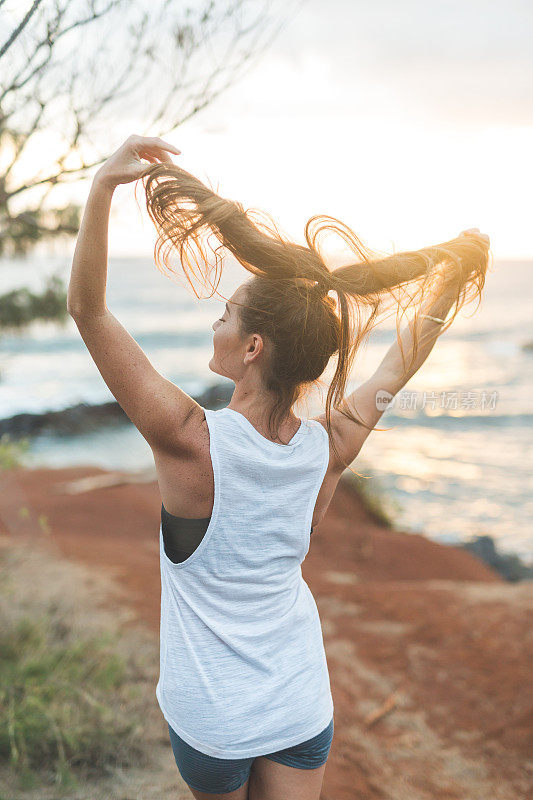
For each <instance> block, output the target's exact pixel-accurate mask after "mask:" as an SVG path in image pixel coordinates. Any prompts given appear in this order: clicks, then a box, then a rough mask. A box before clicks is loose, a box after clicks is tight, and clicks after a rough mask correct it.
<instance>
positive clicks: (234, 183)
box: [67, 0, 533, 259]
mask: <svg viewBox="0 0 533 800" xmlns="http://www.w3.org/2000/svg"><path fill="white" fill-rule="evenodd" d="M532 35H533V4H531V3H530V2H529V0H523V1H522V2H521V1H520V0H448V2H446V3H441V2H427V0H401V2H398V0H380V2H376V0H328V2H327V3H324V2H323V0H304V2H302V3H301V5H300V6H299V7H298V8H297V10H296V11H295V13H294V15H293V16H292V18H291V19H289V20H288V22H287V24H286V25H285V28H284V29H283V30H282V31H281V33H280V34H279V35H278V38H277V39H276V41H275V42H274V43H273V44H272V45H271V46H270V48H269V50H268V51H267V52H266V53H264V54H263V56H262V59H261V61H260V62H258V63H257V64H255V65H254V66H253V67H252V68H251V69H249V71H248V72H247V74H246V75H245V76H244V77H243V78H241V79H240V81H239V83H238V84H236V85H235V86H233V87H232V88H231V89H229V90H227V91H226V92H225V93H224V94H223V95H221V96H220V97H219V98H218V99H217V100H216V101H215V103H214V104H213V105H212V106H211V107H209V108H206V109H204V110H203V111H201V112H200V113H199V114H198V115H197V116H196V117H194V118H193V119H191V120H190V121H189V122H187V123H186V124H184V125H183V126H182V127H181V128H180V129H178V130H176V131H175V132H174V133H172V134H169V135H168V136H166V139H167V140H168V141H170V142H172V143H173V144H175V145H176V146H178V147H179V148H180V149H181V150H182V155H181V156H178V157H177V158H176V160H177V161H178V163H180V165H181V166H183V168H184V169H187V170H188V171H190V172H192V173H194V174H195V175H196V176H197V177H199V178H200V179H201V180H203V181H204V182H206V183H208V184H209V185H211V186H213V187H214V188H215V189H216V190H217V191H218V193H219V194H221V195H222V196H225V197H228V198H230V199H233V200H238V201H240V202H242V203H243V204H244V206H245V208H250V207H253V208H260V209H262V210H264V211H267V212H268V213H270V214H272V216H273V217H274V219H275V220H276V222H277V223H278V224H279V225H280V227H281V228H282V229H283V230H284V231H285V232H286V233H287V234H288V235H289V236H291V237H292V238H293V239H294V240H296V241H298V242H300V243H303V241H304V240H303V230H304V226H305V223H306V221H307V220H308V218H309V217H311V216H313V215H315V214H329V215H332V216H336V217H338V218H339V219H341V220H343V221H344V222H345V223H346V224H348V225H349V226H350V227H351V228H352V229H353V230H354V231H355V233H356V234H357V235H358V236H359V238H360V239H362V241H363V242H364V243H365V244H367V245H368V246H370V247H372V248H376V249H378V250H380V251H385V252H392V251H393V250H394V251H397V250H402V249H417V248H419V247H425V246H428V245H430V244H435V243H437V242H440V241H443V240H446V239H450V238H452V237H454V236H456V235H457V234H458V233H459V232H460V231H461V230H463V229H465V228H471V227H478V228H480V229H481V231H483V232H486V233H488V234H489V235H490V237H491V243H492V250H493V253H494V256H495V258H496V259H506V258H533V237H532V235H531V211H532V203H531V186H532V185H533V159H532V157H531V146H532V141H533V103H532V102H531V98H532V97H533V49H532V48H531V38H532ZM131 132H132V133H133V132H135V131H133V130H132V131H131ZM133 186H134V185H133V184H129V185H127V186H121V187H119V188H118V189H117V191H116V193H115V197H114V200H113V210H112V219H111V223H110V248H109V252H110V255H111V256H114V255H115V256H118V255H129V254H131V255H142V254H147V255H151V254H152V252H153V244H154V241H155V231H154V229H153V227H152V223H151V222H150V220H149V218H148V216H147V214H146V211H145V209H144V207H143V205H142V197H143V196H142V191H140V189H141V187H139V188H138V190H137V193H138V196H139V198H140V202H141V208H142V213H141V212H139V210H138V208H137V205H136V204H135V201H134V189H133ZM82 189H83V193H82V198H84V197H86V193H87V191H88V184H87V183H85V184H83V185H82ZM337 244H338V245H339V246H341V247H345V245H344V244H343V243H342V241H340V240H339V241H338V242H333V243H332V246H333V247H335V245H337ZM73 246H74V245H73V244H72V245H71V248H72V250H73ZM67 247H68V246H67Z"/></svg>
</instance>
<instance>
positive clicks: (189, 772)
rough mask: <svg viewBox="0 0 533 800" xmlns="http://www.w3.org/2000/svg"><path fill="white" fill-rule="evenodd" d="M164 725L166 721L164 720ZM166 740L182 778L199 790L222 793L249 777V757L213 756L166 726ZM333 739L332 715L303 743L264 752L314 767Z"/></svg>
mask: <svg viewBox="0 0 533 800" xmlns="http://www.w3.org/2000/svg"><path fill="white" fill-rule="evenodd" d="M167 725H168V723H167ZM168 730H169V734H170V743H171V745H172V750H173V753H174V758H175V759H176V764H177V766H178V769H179V771H180V775H181V777H182V778H183V780H184V781H185V782H186V783H187V784H188V785H189V786H190V787H191V788H192V789H196V790H197V791H199V792H213V793H219V794H224V793H225V792H233V791H235V789H238V788H239V787H240V786H243V785H244V784H245V783H246V781H247V780H248V778H249V777H250V769H251V767H252V763H253V761H254V758H255V757H254V756H252V757H251V758H230V759H227V758H215V757H214V756H208V755H206V754H205V753H201V752H200V751H199V750H195V748H194V747H191V746H190V745H189V744H187V742H184V741H183V739H182V738H181V737H180V736H178V734H177V733H176V732H175V731H174V730H173V729H172V728H171V727H170V725H168ZM332 741H333V717H332V718H331V722H330V723H329V725H327V726H326V727H325V728H324V730H323V731H321V732H320V733H317V735H316V736H313V737H312V738H311V739H307V741H305V742H301V743H300V744H296V745H293V746H292V747H287V748H286V749H285V750H278V751H277V752H275V753H268V754H266V753H265V756H264V757H265V758H270V759H271V760H272V761H277V762H279V763H280V764H286V765H287V766H289V767H296V768H297V769H316V767H320V766H322V764H325V762H326V761H327V760H328V756H329V751H330V749H331V743H332Z"/></svg>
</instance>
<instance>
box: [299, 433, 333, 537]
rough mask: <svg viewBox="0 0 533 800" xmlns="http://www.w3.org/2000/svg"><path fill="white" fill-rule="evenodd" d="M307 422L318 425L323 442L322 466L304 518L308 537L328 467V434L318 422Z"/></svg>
mask: <svg viewBox="0 0 533 800" xmlns="http://www.w3.org/2000/svg"><path fill="white" fill-rule="evenodd" d="M308 422H309V423H311V424H312V425H313V426H316V425H318V426H320V428H322V433H321V436H322V442H323V447H324V454H323V459H322V465H321V467H320V473H319V476H318V479H317V482H316V484H315V487H314V489H313V492H312V493H311V499H310V501H309V507H308V509H307V514H306V518H305V527H306V530H307V531H308V532H309V536H310V535H311V533H310V529H311V521H312V519H313V511H314V508H315V505H316V501H317V497H318V495H319V492H320V488H321V486H322V483H323V481H324V478H325V477H326V472H327V470H328V465H329V434H328V432H327V430H326V429H325V428H324V426H323V425H322V424H321V423H320V422H319V421H318V420H316V419H310V420H308Z"/></svg>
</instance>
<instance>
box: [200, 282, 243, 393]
mask: <svg viewBox="0 0 533 800" xmlns="http://www.w3.org/2000/svg"><path fill="white" fill-rule="evenodd" d="M244 286H245V284H243V285H242V286H239V288H238V289H237V290H236V291H235V292H234V293H233V295H232V296H231V297H230V298H229V300H228V301H227V302H226V303H225V305H224V309H223V312H222V314H221V315H220V317H219V319H217V320H215V322H214V323H213V325H212V328H213V331H214V335H213V355H212V357H211V360H210V362H209V369H210V370H212V371H213V372H216V373H218V374H219V375H224V376H225V377H227V378H231V380H235V379H236V378H237V377H239V374H240V372H241V371H242V369H243V366H244V365H243V361H242V357H243V353H244V351H243V341H242V337H241V332H240V328H239V306H238V305H237V303H242V302H246V301H245V289H244Z"/></svg>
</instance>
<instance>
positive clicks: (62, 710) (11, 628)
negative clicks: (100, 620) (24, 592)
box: [0, 570, 144, 789]
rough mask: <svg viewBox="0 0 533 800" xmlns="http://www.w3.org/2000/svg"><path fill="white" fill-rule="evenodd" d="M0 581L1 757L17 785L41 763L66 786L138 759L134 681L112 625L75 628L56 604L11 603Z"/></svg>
mask: <svg viewBox="0 0 533 800" xmlns="http://www.w3.org/2000/svg"><path fill="white" fill-rule="evenodd" d="M4 573H5V570H4ZM12 578H13V575H10V579H12ZM2 583H3V584H4V585H1V586H0V592H1V596H2V603H1V604H0V762H2V763H3V764H4V766H6V767H9V768H11V769H12V770H13V772H14V774H16V776H17V778H18V780H19V782H20V785H21V786H24V787H33V786H35V784H36V782H38V781H41V783H42V780H43V770H45V771H46V778H45V779H46V780H47V781H50V782H53V783H55V784H60V785H61V786H62V787H63V788H65V789H66V788H72V787H74V788H76V787H78V786H79V782H78V779H79V778H80V777H81V778H91V777H100V776H102V775H104V774H106V773H109V772H110V771H111V770H112V768H113V767H116V766H121V767H123V766H130V765H138V764H139V763H140V762H141V763H142V762H143V761H144V748H143V742H142V730H143V721H142V718H141V717H140V716H139V714H137V713H136V712H135V708H136V704H137V698H138V687H137V686H135V682H134V680H132V676H131V669H130V665H129V664H128V663H127V662H126V661H125V659H124V657H123V656H122V655H119V654H118V653H117V652H116V650H117V638H118V637H117V634H116V632H114V631H110V632H108V631H98V632H97V633H96V634H94V633H93V634H92V635H85V636H80V633H79V631H75V630H73V629H72V628H71V626H70V624H69V619H68V614H65V611H64V609H62V608H61V606H60V604H58V603H57V602H55V603H52V604H51V605H50V606H49V607H47V608H45V609H43V608H40V609H37V608H36V607H34V608H32V607H31V603H30V604H29V605H28V603H26V602H25V603H24V607H17V606H16V605H15V604H12V603H11V602H9V600H10V590H9V586H7V583H8V582H7V581H6V580H3V582H2ZM28 591H29V593H31V587H28ZM34 606H36V603H35V604H34ZM135 668H136V667H135V665H134V666H133V669H135ZM132 709H133V711H132Z"/></svg>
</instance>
